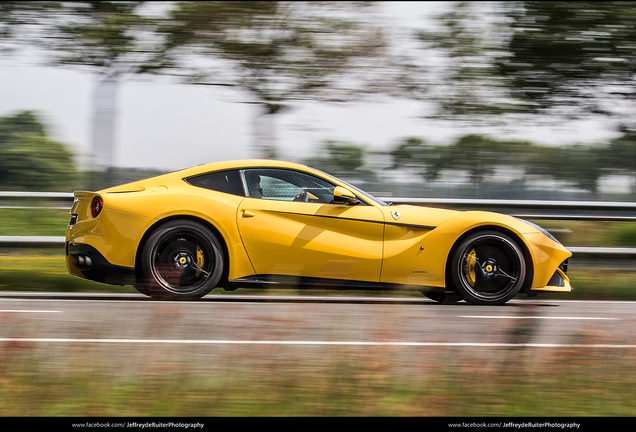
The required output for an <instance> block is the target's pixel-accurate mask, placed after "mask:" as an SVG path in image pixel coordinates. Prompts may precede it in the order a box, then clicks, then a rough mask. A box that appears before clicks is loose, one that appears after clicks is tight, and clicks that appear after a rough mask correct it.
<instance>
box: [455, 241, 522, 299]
mask: <svg viewBox="0 0 636 432" xmlns="http://www.w3.org/2000/svg"><path fill="white" fill-rule="evenodd" d="M527 270H528V264H527V263H526V260H525V258H524V255H523V251H522V250H521V248H520V247H519V245H518V244H517V243H516V242H515V241H514V240H513V239H512V238H510V237H509V236H507V235H505V234H502V233H500V232H496V231H480V232H476V233H474V234H471V235H470V236H469V237H467V238H466V239H464V240H463V241H462V242H461V243H460V244H459V245H458V247H457V248H455V252H454V253H453V257H452V260H451V267H450V271H451V276H452V281H453V284H454V285H455V289H456V290H457V292H458V293H459V294H460V295H461V296H462V298H463V299H464V300H465V301H466V303H469V304H480V305H501V304H504V303H506V302H507V301H508V300H510V299H511V298H513V297H514V296H515V295H517V293H518V292H519V290H520V289H521V287H522V286H523V284H524V280H525V277H526V274H527Z"/></svg>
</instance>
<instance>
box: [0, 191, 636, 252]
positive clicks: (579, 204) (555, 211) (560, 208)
mask: <svg viewBox="0 0 636 432" xmlns="http://www.w3.org/2000/svg"><path fill="white" fill-rule="evenodd" d="M382 199H384V200H386V201H390V202H392V203H393V204H407V205H416V206H430V207H441V208H452V209H455V210H485V211H497V212H499V213H505V214H510V215H512V216H516V217H521V218H524V219H535V220H536V219H544V220H548V219H549V220H593V221H636V203H634V202H604V201H540V200H496V199H453V198H393V197H391V198H382ZM25 202H26V203H27V204H30V205H22V204H23V203H25ZM72 203H73V193H67V192H0V208H36V207H53V208H60V209H70V208H71V205H72ZM64 241H65V238H64V237H63V236H0V247H19V248H59V247H64ZM568 249H570V250H571V251H572V253H574V254H576V255H577V257H587V258H595V257H604V258H609V259H620V258H629V259H633V258H636V248H630V247H568Z"/></svg>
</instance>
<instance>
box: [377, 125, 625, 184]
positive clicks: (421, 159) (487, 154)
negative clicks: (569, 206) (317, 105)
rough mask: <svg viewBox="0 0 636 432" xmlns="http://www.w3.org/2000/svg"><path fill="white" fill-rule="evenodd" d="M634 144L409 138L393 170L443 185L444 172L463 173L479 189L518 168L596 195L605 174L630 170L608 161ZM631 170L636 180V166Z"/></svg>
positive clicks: (469, 137)
mask: <svg viewBox="0 0 636 432" xmlns="http://www.w3.org/2000/svg"><path fill="white" fill-rule="evenodd" d="M629 142H631V141H629V139H628V138H624V139H618V140H615V141H613V142H612V143H611V144H609V148H608V146H605V147H595V146H582V145H570V146H563V147H549V146H540V145H537V144H533V143H531V142H527V141H510V140H497V139H494V138H490V137H487V136H485V135H479V134H468V135H464V136H462V137H460V138H459V139H458V140H457V141H455V142H454V143H452V144H450V145H429V144H426V143H425V142H424V141H423V140H421V139H420V138H415V137H410V138H405V139H404V140H403V141H402V142H401V143H399V144H398V145H397V146H396V147H395V148H394V149H393V150H392V151H391V152H390V153H389V154H390V156H391V157H392V158H393V166H392V168H393V169H399V168H408V169H411V170H413V171H414V172H415V173H417V174H418V175H420V176H421V177H422V178H423V179H424V180H426V181H433V180H435V179H437V178H438V177H439V175H440V174H441V172H442V171H444V170H458V171H465V172H467V173H468V175H469V178H470V181H471V183H473V184H474V185H479V184H480V183H482V182H483V181H484V180H486V179H487V178H488V177H490V176H492V175H493V173H494V172H495V170H496V168H497V167H514V168H515V169H516V170H517V171H518V172H521V173H524V176H525V177H529V176H541V177H551V178H553V179H554V180H562V181H565V182H569V183H571V184H572V185H573V186H575V187H578V188H581V189H583V190H588V191H590V192H596V190H597V187H598V181H599V179H600V178H601V176H602V175H603V174H609V173H614V172H615V171H616V167H617V165H618V166H625V164H623V165H620V164H621V163H622V162H619V161H618V160H617V158H616V157H614V156H610V155H608V153H611V151H612V146H614V147H620V146H627V144H625V143H629ZM628 149H631V147H628ZM625 151H628V150H625ZM619 157H620V156H619ZM625 169H629V173H630V174H632V175H634V174H636V171H635V170H636V166H634V165H631V168H629V167H627V168H625Z"/></svg>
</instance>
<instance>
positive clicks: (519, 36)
mask: <svg viewBox="0 0 636 432" xmlns="http://www.w3.org/2000/svg"><path fill="white" fill-rule="evenodd" d="M437 22H438V24H439V25H440V28H439V29H437V30H426V31H422V32H420V33H419V34H418V38H419V39H420V41H422V42H423V43H424V47H425V48H426V49H427V54H428V53H430V52H431V50H432V51H433V52H438V53H440V54H441V58H442V60H441V61H438V62H437V63H438V65H439V66H438V67H437V69H438V75H437V88H438V89H437V90H436V91H433V92H432V93H431V100H433V101H434V102H436V103H437V107H438V111H437V115H438V116H439V118H444V119H450V120H462V121H466V122H483V121H484V120H489V121H503V120H504V118H503V117H502V115H503V114H522V115H521V116H514V121H528V120H531V119H533V118H534V117H533V116H529V115H528V114H547V115H549V116H551V117H550V118H552V119H558V118H562V117H582V116H586V115H590V114H592V115H593V114H602V115H606V116H616V117H617V118H619V119H620V120H621V121H623V122H625V124H627V125H632V126H633V125H634V117H633V115H632V114H631V113H632V112H633V109H634V102H635V101H636V60H635V59H636V45H635V44H634V43H633V41H634V40H636V2H624V1H615V2H613V1H608V2H577V1H568V2H565V1H550V2H544V1H516V2H514V1H513V2H487V3H477V2H459V3H455V4H454V5H452V7H451V10H450V11H447V12H444V13H442V14H440V15H438V17H437ZM544 118H545V117H544Z"/></svg>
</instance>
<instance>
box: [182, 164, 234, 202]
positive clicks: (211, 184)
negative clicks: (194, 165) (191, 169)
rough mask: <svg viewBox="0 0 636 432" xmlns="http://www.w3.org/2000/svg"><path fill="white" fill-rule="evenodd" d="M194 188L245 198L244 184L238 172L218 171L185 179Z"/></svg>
mask: <svg viewBox="0 0 636 432" xmlns="http://www.w3.org/2000/svg"><path fill="white" fill-rule="evenodd" d="M185 181H186V182H188V183H189V184H191V185H192V186H197V187H202V188H205V189H211V190H214V191H217V192H224V193H228V194H232V195H239V196H245V191H244V189H243V182H242V180H241V175H240V173H239V171H238V170H229V171H216V172H211V173H206V174H201V175H197V176H194V177H189V178H187V179H185Z"/></svg>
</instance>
